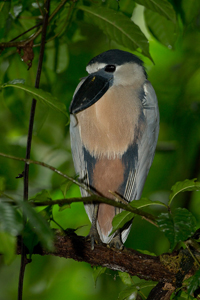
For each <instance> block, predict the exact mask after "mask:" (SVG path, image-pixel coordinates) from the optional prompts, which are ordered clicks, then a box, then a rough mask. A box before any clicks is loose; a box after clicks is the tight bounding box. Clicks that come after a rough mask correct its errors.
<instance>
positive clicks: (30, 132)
mask: <svg viewBox="0 0 200 300" xmlns="http://www.w3.org/2000/svg"><path fill="white" fill-rule="evenodd" d="M49 9H50V0H47V2H46V10H45V16H44V21H43V26H42V37H41V48H40V55H39V61H38V69H37V74H36V80H35V87H36V88H39V83H40V76H41V71H42V63H43V56H44V48H45V38H46V32H47V26H48V17H49ZM35 108H36V100H35V99H33V100H32V106H31V112H30V120H29V129H28V137H27V147H26V159H29V158H30V152H31V143H32V135H33V123H34V117H35ZM28 178H29V164H28V163H27V162H26V163H25V167H24V197H23V198H24V201H27V200H28ZM23 218H24V224H25V223H26V219H25V217H24V216H23ZM21 248H22V256H21V267H20V274H19V285H18V300H22V295H23V281H24V273H25V268H26V264H27V263H28V261H27V257H26V251H25V246H24V244H23V237H22V240H21Z"/></svg>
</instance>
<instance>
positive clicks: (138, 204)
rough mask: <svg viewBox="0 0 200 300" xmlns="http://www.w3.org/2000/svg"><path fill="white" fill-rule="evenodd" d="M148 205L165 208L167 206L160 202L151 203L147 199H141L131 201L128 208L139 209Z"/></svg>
mask: <svg viewBox="0 0 200 300" xmlns="http://www.w3.org/2000/svg"><path fill="white" fill-rule="evenodd" d="M150 205H161V206H165V207H166V208H167V205H166V204H165V203H163V202H160V201H151V200H149V199H148V198H141V199H139V200H133V201H131V202H130V206H132V207H134V208H137V209H140V208H144V207H147V206H150Z"/></svg>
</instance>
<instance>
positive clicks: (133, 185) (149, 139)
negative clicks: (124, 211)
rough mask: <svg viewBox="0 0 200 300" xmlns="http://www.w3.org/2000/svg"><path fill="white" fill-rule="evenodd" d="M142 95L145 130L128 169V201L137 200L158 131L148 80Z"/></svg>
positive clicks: (154, 101) (152, 156) (154, 106)
mask: <svg viewBox="0 0 200 300" xmlns="http://www.w3.org/2000/svg"><path fill="white" fill-rule="evenodd" d="M143 88H144V97H143V99H142V106H143V114H144V116H145V120H146V126H145V130H144V132H143V134H142V137H140V139H138V141H136V143H137V159H136V163H135V168H134V169H130V171H129V174H128V179H127V182H126V187H125V190H124V198H125V199H126V200H128V201H132V200H138V199H140V197H141V194H142V190H143V187H144V183H145V180H146V177H147V175H148V172H149V169H150V167H151V164H152V161H153V158H154V154H155V149H156V144H157V140H158V133H159V120H160V118H159V109H158V102H157V97H156V94H155V91H154V89H153V87H152V85H151V83H150V82H149V81H146V82H145V83H144V86H143ZM130 228H131V226H130V227H129V228H128V229H127V230H124V231H123V232H122V240H123V242H124V241H125V240H126V239H127V236H128V234H129V231H130Z"/></svg>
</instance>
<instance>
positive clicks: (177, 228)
mask: <svg viewBox="0 0 200 300" xmlns="http://www.w3.org/2000/svg"><path fill="white" fill-rule="evenodd" d="M157 224H158V226H159V228H160V230H161V231H162V232H164V234H165V236H166V237H167V238H168V240H169V242H170V245H171V249H172V250H173V249H174V247H175V246H176V244H177V243H178V242H182V241H185V240H186V239H187V238H189V237H190V236H191V235H193V234H194V232H195V230H196V220H195V217H194V216H193V215H192V213H191V212H189V211H188V210H187V209H186V208H180V207H179V208H176V209H175V211H174V212H173V213H172V214H171V213H162V214H160V215H159V216H158V219H157Z"/></svg>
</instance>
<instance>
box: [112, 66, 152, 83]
mask: <svg viewBox="0 0 200 300" xmlns="http://www.w3.org/2000/svg"><path fill="white" fill-rule="evenodd" d="M145 80H146V77H145V74H144V71H143V67H142V66H140V65H138V64H136V63H126V64H124V65H121V66H117V67H116V71H115V73H114V82H113V85H123V86H127V85H129V86H131V85H134V86H135V85H136V86H137V85H138V86H141V85H142V84H143V83H144V81H145Z"/></svg>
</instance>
